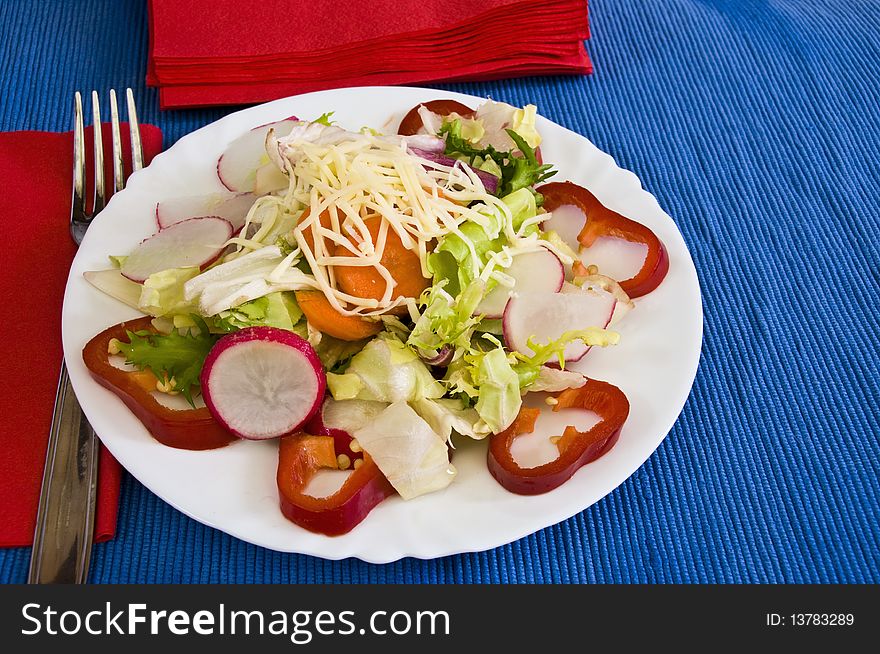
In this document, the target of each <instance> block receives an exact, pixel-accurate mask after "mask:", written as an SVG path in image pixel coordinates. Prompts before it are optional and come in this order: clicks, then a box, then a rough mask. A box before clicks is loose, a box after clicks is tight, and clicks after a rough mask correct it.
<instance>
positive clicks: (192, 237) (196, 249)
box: [121, 216, 232, 282]
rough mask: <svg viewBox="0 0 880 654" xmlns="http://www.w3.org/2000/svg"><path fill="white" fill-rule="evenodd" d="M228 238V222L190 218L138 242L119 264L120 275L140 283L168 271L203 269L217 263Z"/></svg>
mask: <svg viewBox="0 0 880 654" xmlns="http://www.w3.org/2000/svg"><path fill="white" fill-rule="evenodd" d="M230 236H232V225H231V224H230V223H229V221H228V220H224V219H223V218H218V217H216V216H206V217H204V218H190V219H189V220H184V221H182V222H179V223H175V224H174V225H171V227H168V228H167V229H163V230H162V231H161V232H159V233H158V234H153V235H152V236H151V237H150V238H148V239H146V240H145V241H142V242H141V244H140V245H138V246H137V247H136V248H135V249H134V250H132V252H131V254H129V255H128V257H127V258H126V259H125V263H123V264H122V268H121V271H122V274H123V275H125V276H126V277H128V278H129V279H130V280H132V281H134V282H143V281H145V280H146V279H147V277H149V276H150V275H152V274H153V273H157V272H161V271H163V270H168V269H169V268H187V267H189V266H198V267H200V268H204V267H205V266H207V265H208V264H210V263H213V262H214V261H216V260H217V257H219V256H220V255H221V254H222V252H223V250H224V248H225V247H226V241H227V240H229V237H230Z"/></svg>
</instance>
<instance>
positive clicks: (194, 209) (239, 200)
mask: <svg viewBox="0 0 880 654" xmlns="http://www.w3.org/2000/svg"><path fill="white" fill-rule="evenodd" d="M256 199H257V196H256V195H254V194H253V193H237V194H232V193H226V194H222V195H221V194H215V195H187V196H184V197H180V198H172V199H170V200H165V201H163V202H159V203H158V204H156V222H157V223H159V229H165V228H166V227H170V226H171V225H174V224H176V223H179V222H183V221H184V220H188V219H190V218H202V217H205V216H217V217H218V218H223V219H224V220H228V221H229V222H230V224H231V225H232V229H233V231H234V232H238V231H239V230H240V229H241V228H242V227H243V226H244V221H245V218H247V214H248V211H250V209H251V207H252V206H253V204H254V202H255V201H256Z"/></svg>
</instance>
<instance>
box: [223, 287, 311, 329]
mask: <svg viewBox="0 0 880 654" xmlns="http://www.w3.org/2000/svg"><path fill="white" fill-rule="evenodd" d="M302 317H303V313H302V310H301V309H300V308H299V305H298V304H297V303H296V298H295V297H294V294H293V293H291V292H289V291H275V292H274V293H269V294H268V295H264V296H263V297H258V298H257V299H255V300H250V301H248V302H244V303H242V304H239V305H238V306H237V307H234V308H232V309H229V310H227V311H221V312H220V313H218V314H217V315H216V316H214V317H213V324H214V329H215V331H220V332H234V331H237V330H239V329H244V328H245V327H255V326H260V325H262V326H266V327H277V328H279V329H286V330H288V331H293V327H294V325H296V324H297V323H299V321H300V320H301V319H302Z"/></svg>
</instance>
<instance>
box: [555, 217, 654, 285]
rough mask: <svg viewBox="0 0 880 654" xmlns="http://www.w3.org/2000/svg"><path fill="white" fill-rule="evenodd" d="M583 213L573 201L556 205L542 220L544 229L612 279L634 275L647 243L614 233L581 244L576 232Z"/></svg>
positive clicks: (588, 264)
mask: <svg viewBox="0 0 880 654" xmlns="http://www.w3.org/2000/svg"><path fill="white" fill-rule="evenodd" d="M585 222H586V217H585V216H584V212H583V211H581V210H580V208H578V207H576V206H575V205H573V204H565V205H562V206H560V207H557V208H556V209H554V210H553V211H552V212H550V214H549V218H547V220H545V221H544V222H543V223H542V224H541V229H543V230H544V231H554V232H556V233H557V234H558V235H559V238H561V239H562V240H563V241H565V243H566V245H568V246H569V247H570V248H571V249H572V250H574V251H575V252H578V253H579V254H580V260H581V263H583V264H584V265H585V266H590V265H593V266H596V268H598V269H599V272H600V273H601V274H602V275H605V276H606V277H611V278H612V279H615V280H623V279H631V278H632V277H635V276H636V275H637V274H638V273H639V271H640V270H641V269H642V266H643V265H644V264H645V257H647V256H648V246H647V245H645V244H644V243H633V242H631V241H627V240H625V239H622V238H615V237H613V236H600V237H599V238H597V239H596V240H595V242H594V243H593V244H592V245H591V246H590V247H588V248H582V247H581V244H580V242H579V241H578V235H579V234H580V233H581V230H582V229H583V228H584V223H585Z"/></svg>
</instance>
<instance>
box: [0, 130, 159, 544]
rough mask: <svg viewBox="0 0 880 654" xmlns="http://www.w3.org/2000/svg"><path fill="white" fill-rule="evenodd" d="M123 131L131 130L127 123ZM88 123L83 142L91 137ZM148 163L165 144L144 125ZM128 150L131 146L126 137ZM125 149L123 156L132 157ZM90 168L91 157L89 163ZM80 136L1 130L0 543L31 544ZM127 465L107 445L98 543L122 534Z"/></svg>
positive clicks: (69, 254)
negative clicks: (1, 383)
mask: <svg viewBox="0 0 880 654" xmlns="http://www.w3.org/2000/svg"><path fill="white" fill-rule="evenodd" d="M103 127H104V146H105V150H106V152H105V157H104V161H105V162H107V166H106V179H107V188H113V187H112V183H111V179H112V168H111V162H112V158H111V156H110V143H111V135H110V126H109V125H107V124H105V125H104V126H103ZM123 133H124V134H127V133H128V129H127V126H125V127H124V129H123ZM91 134H92V132H91V128H89V129H88V130H87V133H86V142H87V143H91V142H92V135H91ZM141 137H142V139H143V146H144V156H145V161H147V162H149V161H150V160H151V159H152V158H153V157H154V156H155V155H156V154H157V153H159V152H160V151H161V149H162V133H161V132H160V131H159V129H158V128H156V127H153V126H151V125H144V126H142V130H141ZM125 147H126V148H128V147H129V146H128V143H127V142H126V143H125ZM130 159H131V157H130V155H129V153H128V152H127V153H126V161H130ZM89 166H91V162H89ZM72 167H73V133H72V132H66V133H63V134H59V133H49V132H4V133H0V179H2V180H3V182H4V183H3V187H4V191H3V193H0V220H2V221H3V233H4V237H5V238H6V239H7V245H6V249H5V253H4V255H3V275H2V276H0V305H2V306H4V307H6V311H7V320H6V321H5V325H4V334H3V338H2V339H0V370H3V376H4V378H5V380H6V384H5V389H6V390H5V391H4V392H3V393H2V394H0V415H2V416H3V420H2V426H0V448H2V451H3V456H2V457H0V547H19V546H26V545H30V544H31V543H32V542H33V535H34V522H35V518H36V513H37V504H38V502H39V495H40V483H41V480H42V477H43V463H44V462H45V459H46V443H47V441H48V436H49V427H50V423H51V419H52V407H53V405H54V401H55V390H56V388H57V385H58V372H59V369H60V365H61V359H62V351H61V304H62V299H63V297H64V286H65V283H66V281H67V273H68V270H69V268H70V263H71V261H72V260H73V256H74V254H75V252H76V246H75V245H74V243H73V241H72V240H71V238H70V235H69V233H68V227H67V226H68V221H69V219H70V188H71V170H72ZM120 480H121V469H120V467H119V464H118V463H117V462H116V461H115V459H113V457H112V456H111V455H110V454H109V453H108V452H107V450H106V449H105V448H104V447H103V446H102V447H101V458H100V464H99V468H98V498H97V513H96V516H95V540H97V541H104V540H107V539H109V538H112V537H113V535H114V534H115V532H116V510H117V507H118V502H119V486H120Z"/></svg>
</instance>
